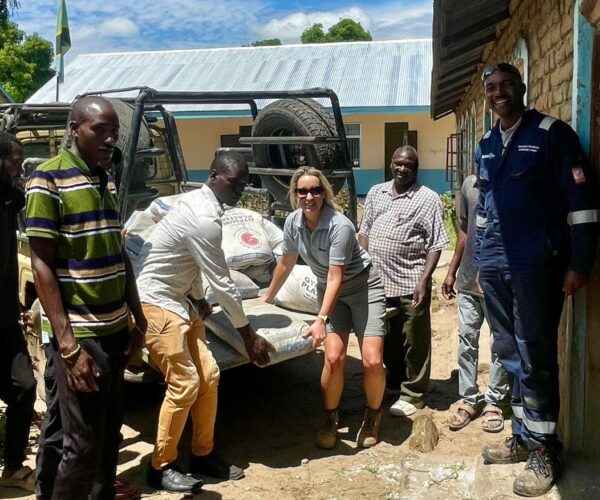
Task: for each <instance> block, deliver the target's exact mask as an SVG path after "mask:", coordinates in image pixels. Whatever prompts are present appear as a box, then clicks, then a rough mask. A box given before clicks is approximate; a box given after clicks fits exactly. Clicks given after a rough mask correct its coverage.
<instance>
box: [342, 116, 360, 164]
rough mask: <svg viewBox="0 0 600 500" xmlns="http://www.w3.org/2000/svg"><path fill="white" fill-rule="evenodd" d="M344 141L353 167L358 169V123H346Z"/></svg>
mask: <svg viewBox="0 0 600 500" xmlns="http://www.w3.org/2000/svg"><path fill="white" fill-rule="evenodd" d="M345 129H346V140H347V142H348V149H349V150H350V160H351V161H352V166H353V167H360V123H346V124H345Z"/></svg>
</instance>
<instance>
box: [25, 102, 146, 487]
mask: <svg viewBox="0 0 600 500" xmlns="http://www.w3.org/2000/svg"><path fill="white" fill-rule="evenodd" d="M69 125H70V129H71V140H72V145H71V147H70V149H67V148H63V149H61V151H60V153H59V154H58V155H57V156H56V157H54V158H52V159H51V160H49V161H47V162H45V163H44V164H42V165H40V166H39V167H38V168H37V170H36V171H35V172H34V173H33V174H32V176H31V178H30V180H29V184H28V187H27V224H26V227H27V236H28V237H29V241H30V247H31V263H32V269H33V273H34V279H35V286H36V290H37V293H38V296H39V298H40V302H41V304H42V307H43V310H44V313H43V315H42V330H43V331H44V332H45V333H47V334H48V335H49V336H50V337H51V342H50V349H49V351H48V352H50V356H51V361H52V365H53V368H54V377H55V379H56V384H57V388H58V399H59V406H60V418H61V420H62V424H63V451H62V457H61V461H60V463H59V464H58V470H57V473H56V475H55V477H54V478H53V479H54V481H53V484H46V485H45V491H38V498H46V497H48V498H70V499H78V498H82V499H84V498H85V499H87V498H88V497H91V498H93V499H104V498H114V495H115V492H114V485H113V483H114V480H115V475H116V465H117V456H118V449H119V442H120V439H121V437H120V428H121V424H122V419H123V417H122V406H121V397H122V385H123V370H124V367H125V365H126V363H127V357H128V355H130V354H133V353H135V351H136V350H137V349H138V348H139V347H140V345H141V342H142V340H143V331H144V330H145V326H146V322H145V319H144V316H143V312H142V309H141V305H140V302H139V298H138V295H137V289H136V286H135V278H134V276H133V272H132V268H131V263H130V262H129V259H128V258H127V255H126V253H125V252H124V250H123V245H122V241H121V225H120V222H119V214H118V204H117V197H116V189H115V185H114V182H113V179H112V177H110V176H109V175H108V173H107V172H106V170H105V169H106V167H108V166H109V163H110V159H111V154H112V152H113V149H114V146H115V143H116V141H117V138H118V133H119V119H118V116H117V114H116V112H115V110H114V108H113V106H112V104H111V103H110V101H109V100H108V99H105V98H102V97H84V98H82V99H80V100H78V101H77V102H76V103H75V104H74V106H73V111H72V114H71V122H70V124H69ZM130 312H131V313H132V314H133V316H134V318H135V320H136V324H137V327H136V328H135V329H134V330H132V331H131V332H129V329H128V315H129V313H130ZM50 413H51V412H48V413H47V414H46V419H48V420H49V419H51V418H52V415H50ZM43 445H44V443H43V442H42V444H41V446H43ZM50 482H51V481H50Z"/></svg>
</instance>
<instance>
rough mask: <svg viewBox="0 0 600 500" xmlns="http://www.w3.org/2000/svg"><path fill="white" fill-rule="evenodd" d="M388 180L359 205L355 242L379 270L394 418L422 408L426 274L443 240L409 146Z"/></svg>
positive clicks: (439, 217) (435, 207) (427, 330)
mask: <svg viewBox="0 0 600 500" xmlns="http://www.w3.org/2000/svg"><path fill="white" fill-rule="evenodd" d="M390 169H391V171H392V176H393V180H391V181H389V182H384V183H383V184H377V185H375V186H373V187H372V188H371V189H370V191H369V193H368V194H367V198H366V201H365V210H364V216H363V220H362V224H361V226H360V230H359V232H358V241H359V242H360V244H361V245H362V247H363V248H364V249H365V250H368V252H369V253H370V254H371V256H372V258H373V262H374V263H375V265H376V266H377V267H378V268H379V271H380V274H381V279H382V280H383V285H384V288H385V295H386V298H387V301H388V305H390V306H394V307H397V308H398V311H399V314H398V315H397V316H395V317H393V318H391V319H390V323H389V332H388V334H387V335H386V337H385V343H384V349H383V359H384V363H385V366H386V368H387V370H388V382H387V384H388V388H389V389H397V388H398V387H399V388H400V398H399V399H398V401H396V402H395V403H394V404H393V405H392V406H391V408H390V413H391V414H392V415H394V416H408V415H412V414H413V413H415V412H416V411H417V409H420V408H423V407H424V406H425V405H424V403H423V394H424V393H425V392H426V391H427V389H428V387H429V375H430V372H431V316H430V305H431V275H432V274H433V271H434V269H435V267H436V265H437V263H438V260H439V258H440V254H441V252H442V249H443V248H445V247H446V246H447V245H448V243H449V241H448V236H447V234H446V230H445V229H444V222H443V219H444V217H443V215H444V211H443V207H442V203H441V201H440V198H439V196H438V195H437V194H436V193H435V192H434V191H432V190H431V189H429V188H427V187H425V186H422V185H421V184H419V183H418V182H417V173H418V169H419V158H418V156H417V151H416V150H415V149H414V148H412V147H411V146H403V147H401V148H398V149H397V150H396V151H395V152H394V155H393V156H392V162H391V165H390Z"/></svg>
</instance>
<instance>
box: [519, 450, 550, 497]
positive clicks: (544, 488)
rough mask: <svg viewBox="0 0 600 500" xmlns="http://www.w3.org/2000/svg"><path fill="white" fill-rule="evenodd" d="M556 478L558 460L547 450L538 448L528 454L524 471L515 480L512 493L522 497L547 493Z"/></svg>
mask: <svg viewBox="0 0 600 500" xmlns="http://www.w3.org/2000/svg"><path fill="white" fill-rule="evenodd" d="M557 477H558V460H557V459H556V456H555V455H554V454H553V453H551V452H550V451H549V450H548V448H546V447H544V446H538V447H537V448H536V449H535V450H533V451H532V452H530V453H529V458H528V459H527V464H525V470H524V471H523V472H522V473H521V474H520V475H519V476H517V477H516V478H515V482H514V483H513V492H515V493H516V494H517V495H521V496H522V497H537V496H540V495H543V494H544V493H547V492H548V491H550V489H551V488H552V485H553V484H554V482H555V481H556V479H557Z"/></svg>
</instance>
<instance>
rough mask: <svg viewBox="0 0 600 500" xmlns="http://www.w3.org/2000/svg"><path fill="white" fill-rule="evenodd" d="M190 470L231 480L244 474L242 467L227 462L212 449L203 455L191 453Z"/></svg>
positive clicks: (240, 477)
mask: <svg viewBox="0 0 600 500" xmlns="http://www.w3.org/2000/svg"><path fill="white" fill-rule="evenodd" d="M190 472H193V473H194V474H201V475H204V476H211V477H216V478H218V479H225V480H231V481H237V480H238V479H242V478H243V477H244V476H245V475H246V474H245V473H244V469H242V468H240V467H238V466H236V465H233V464H230V463H227V462H226V461H225V460H223V459H222V458H221V457H220V456H219V455H217V454H216V452H215V451H214V450H213V451H211V452H210V453H209V454H208V455H205V456H203V457H199V456H197V455H192V458H191V459H190Z"/></svg>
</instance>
